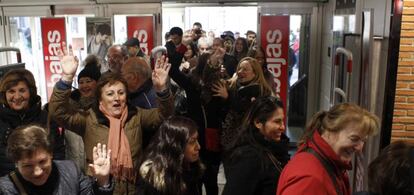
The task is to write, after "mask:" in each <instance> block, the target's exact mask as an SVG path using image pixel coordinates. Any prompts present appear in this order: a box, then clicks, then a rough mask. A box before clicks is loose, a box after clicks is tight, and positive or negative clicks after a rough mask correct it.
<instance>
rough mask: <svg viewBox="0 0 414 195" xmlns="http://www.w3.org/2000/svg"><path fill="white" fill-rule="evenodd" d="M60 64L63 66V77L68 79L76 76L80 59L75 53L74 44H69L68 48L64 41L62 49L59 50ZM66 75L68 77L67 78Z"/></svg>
mask: <svg viewBox="0 0 414 195" xmlns="http://www.w3.org/2000/svg"><path fill="white" fill-rule="evenodd" d="M58 55H59V59H60V65H61V66H62V73H63V77H64V79H66V80H71V79H73V77H74V76H75V73H76V69H78V65H79V60H78V58H77V57H76V56H74V55H73V49H72V46H71V45H69V50H68V49H67V48H66V43H65V42H62V46H61V49H60V50H59V52H58ZM65 77H66V78H65Z"/></svg>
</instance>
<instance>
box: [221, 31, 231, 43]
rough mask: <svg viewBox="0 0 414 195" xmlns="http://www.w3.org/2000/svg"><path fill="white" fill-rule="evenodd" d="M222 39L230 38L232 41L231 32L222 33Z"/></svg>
mask: <svg viewBox="0 0 414 195" xmlns="http://www.w3.org/2000/svg"><path fill="white" fill-rule="evenodd" d="M220 37H221V38H222V39H225V38H226V37H230V38H231V39H233V41H234V34H233V32H231V31H224V32H223V33H222V34H221V36H220Z"/></svg>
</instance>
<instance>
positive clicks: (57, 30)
mask: <svg viewBox="0 0 414 195" xmlns="http://www.w3.org/2000/svg"><path fill="white" fill-rule="evenodd" d="M40 24H41V29H42V43H43V56H44V62H45V63H44V64H45V77H46V89H47V97H48V100H49V98H50V95H51V94H52V90H53V87H54V86H55V83H56V82H57V81H59V79H60V77H61V73H62V67H61V66H60V60H59V57H58V51H59V49H60V46H61V43H62V42H66V28H65V18H41V20H40Z"/></svg>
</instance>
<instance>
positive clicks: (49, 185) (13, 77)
mask: <svg viewBox="0 0 414 195" xmlns="http://www.w3.org/2000/svg"><path fill="white" fill-rule="evenodd" d="M245 35H246V38H243V37H237V38H236V37H235V35H234V34H233V32H231V31H225V32H224V33H223V34H222V35H221V36H220V37H215V36H214V33H212V32H208V33H206V32H205V31H204V30H203V29H202V25H201V24H200V23H194V25H193V28H192V29H190V30H187V31H183V30H182V29H181V28H179V27H173V28H172V29H171V30H170V31H169V32H168V34H167V35H166V39H167V43H166V45H165V48H166V50H167V52H166V53H164V55H161V56H158V57H156V59H151V56H146V55H145V54H144V53H143V52H142V51H141V50H140V47H139V41H138V39H136V38H132V39H130V40H128V41H127V42H125V43H124V44H123V45H112V46H110V47H109V48H108V50H107V53H106V57H107V59H106V61H107V63H108V65H109V70H108V71H104V72H102V71H101V70H102V64H101V62H102V60H101V59H100V58H99V57H96V56H94V55H90V56H88V58H86V59H85V61H84V62H83V65H82V66H81V67H82V68H83V69H82V70H81V71H80V72H79V74H78V75H77V77H75V76H76V72H77V69H78V68H79V61H78V59H77V57H76V56H74V55H73V51H71V48H70V47H69V50H68V49H67V48H66V47H65V46H63V47H62V48H61V50H60V52H59V53H60V56H59V57H60V58H61V66H62V75H61V79H60V80H59V81H58V82H57V83H56V85H55V86H54V89H53V93H52V95H51V98H50V101H49V102H48V103H47V104H46V106H45V107H44V108H42V107H41V102H40V98H39V96H38V95H37V90H36V86H35V79H34V77H33V75H32V74H31V73H30V72H29V71H27V70H20V69H18V70H12V71H10V72H8V73H7V74H5V75H4V77H3V78H2V79H1V81H0V94H1V96H0V103H1V106H0V139H1V142H0V176H2V177H1V178H0V194H7V195H8V194H36V195H37V194H137V195H150V194H151V195H152V194H160V195H201V194H202V191H203V190H202V189H203V187H204V189H205V192H206V194H207V195H218V194H219V188H218V182H217V176H218V172H219V167H220V165H221V164H223V167H224V171H225V177H226V184H225V186H224V190H223V192H222V194H224V195H233V194H238V195H239V194H246V195H253V194H254V195H275V194H278V195H279V194H280V195H291V194H343V195H350V194H352V192H351V188H350V183H349V177H348V174H347V170H349V169H351V168H352V156H353V154H354V153H356V152H361V151H362V149H363V145H364V143H365V141H366V140H367V138H368V137H369V136H372V135H374V134H375V133H377V131H378V129H379V121H378V118H377V117H376V116H375V115H374V114H372V113H370V112H368V111H366V110H364V109H362V108H360V107H359V106H357V105H355V104H351V103H342V104H338V105H335V106H333V107H332V108H331V109H330V110H328V111H320V112H318V113H316V114H315V115H314V116H313V118H312V119H311V121H310V122H309V124H308V126H307V127H306V130H305V132H304V135H303V137H302V139H301V140H300V142H299V144H298V151H297V153H296V154H295V155H294V156H293V158H292V159H290V155H289V153H288V150H289V138H288V137H287V136H286V134H285V131H286V126H285V121H286V119H285V115H284V113H285V109H286V108H284V107H283V104H282V102H281V101H280V100H279V98H278V97H277V96H276V95H275V91H274V89H275V87H274V86H275V83H274V82H273V76H272V74H270V73H269V71H268V70H267V64H266V58H265V52H264V50H263V48H261V47H260V45H258V43H257V41H256V34H255V33H254V32H253V31H248V32H247V33H246V34H245ZM75 78H76V79H77V82H78V84H79V86H78V89H75V90H73V87H72V83H73V81H74V79H75ZM413 151H414V149H413V146H412V145H409V144H408V143H404V142H396V143H393V144H391V145H390V146H389V147H388V148H387V149H385V150H384V151H383V152H382V153H381V154H380V156H379V157H378V159H376V160H374V161H373V162H372V164H371V165H370V168H369V177H370V180H369V192H366V193H368V194H370V193H375V194H410V193H412V192H413V190H412V187H411V188H410V185H411V184H412V183H413V180H414V178H413V176H411V180H410V176H409V175H408V176H407V173H408V174H409V173H410V171H411V172H413V171H414V170H411V169H413V168H412V166H411V165H412V164H413V161H414V152H413ZM410 155H411V157H410ZM393 157H395V158H393ZM397 160H398V162H397ZM410 163H411V164H410ZM395 170H398V175H397V176H396V175H395V174H397V173H396V172H395ZM389 175H393V176H394V177H392V178H391V179H388V178H389ZM410 181H411V183H410ZM389 186H392V188H391V187H389Z"/></svg>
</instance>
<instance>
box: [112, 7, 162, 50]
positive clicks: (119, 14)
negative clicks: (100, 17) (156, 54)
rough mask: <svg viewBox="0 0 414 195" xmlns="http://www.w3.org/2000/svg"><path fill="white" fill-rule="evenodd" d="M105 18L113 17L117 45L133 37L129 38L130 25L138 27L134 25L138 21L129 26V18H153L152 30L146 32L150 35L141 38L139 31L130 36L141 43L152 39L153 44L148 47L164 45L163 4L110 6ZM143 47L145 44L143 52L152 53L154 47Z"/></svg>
mask: <svg viewBox="0 0 414 195" xmlns="http://www.w3.org/2000/svg"><path fill="white" fill-rule="evenodd" d="M105 16H106V17H113V29H114V35H115V37H114V43H115V44H122V43H124V42H125V41H126V40H127V39H128V37H131V36H128V25H137V24H133V23H134V22H133V21H136V20H131V24H128V23H127V21H128V17H143V18H148V17H149V18H151V17H152V19H150V20H152V25H150V26H152V29H147V30H146V31H147V33H149V34H147V35H146V36H139V35H138V34H139V32H138V31H137V33H134V32H132V33H130V34H133V35H132V36H133V37H135V38H138V39H139V40H140V42H141V43H143V42H144V41H147V37H152V40H153V42H152V43H148V45H152V47H155V46H157V45H161V44H162V39H161V37H163V36H162V35H161V33H162V32H161V3H142V4H108V5H107V7H106V10H105ZM150 23H151V22H150ZM147 27H148V26H147ZM151 31H152V33H151ZM143 45H145V44H141V49H142V50H144V51H151V49H152V47H151V48H149V47H145V48H143Z"/></svg>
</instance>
